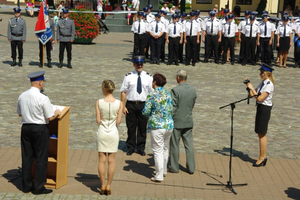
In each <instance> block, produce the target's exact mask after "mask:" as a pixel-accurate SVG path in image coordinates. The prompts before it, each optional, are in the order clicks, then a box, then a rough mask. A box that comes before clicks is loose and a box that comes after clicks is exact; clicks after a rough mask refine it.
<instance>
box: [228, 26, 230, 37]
mask: <svg viewBox="0 0 300 200" xmlns="http://www.w3.org/2000/svg"><path fill="white" fill-rule="evenodd" d="M230 25H231V23H229V27H228V37H229V35H230Z"/></svg>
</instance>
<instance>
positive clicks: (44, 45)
mask: <svg viewBox="0 0 300 200" xmlns="http://www.w3.org/2000/svg"><path fill="white" fill-rule="evenodd" d="M44 55H45V45H43V65H42V66H44V62H45V58H44Z"/></svg>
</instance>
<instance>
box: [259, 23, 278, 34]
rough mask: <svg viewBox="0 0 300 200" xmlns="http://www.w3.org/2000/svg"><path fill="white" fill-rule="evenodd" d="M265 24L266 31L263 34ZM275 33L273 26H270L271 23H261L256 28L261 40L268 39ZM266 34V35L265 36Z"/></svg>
mask: <svg viewBox="0 0 300 200" xmlns="http://www.w3.org/2000/svg"><path fill="white" fill-rule="evenodd" d="M265 24H267V30H266V33H265ZM274 31H276V28H275V25H274V24H272V23H271V22H269V21H267V22H266V23H265V22H261V23H260V24H259V26H258V32H257V33H259V34H260V35H259V37H261V38H270V37H271V36H272V32H274ZM265 34H266V35H265Z"/></svg>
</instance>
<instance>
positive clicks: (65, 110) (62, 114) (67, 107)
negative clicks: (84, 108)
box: [57, 106, 71, 119]
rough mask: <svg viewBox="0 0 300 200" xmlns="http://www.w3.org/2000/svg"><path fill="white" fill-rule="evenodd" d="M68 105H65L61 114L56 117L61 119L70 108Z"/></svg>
mask: <svg viewBox="0 0 300 200" xmlns="http://www.w3.org/2000/svg"><path fill="white" fill-rule="evenodd" d="M70 108H71V107H70V106H65V108H64V109H63V110H62V111H61V114H60V115H59V116H58V117H57V119H62V118H63V117H64V116H65V115H66V114H67V113H68V112H69V110H70Z"/></svg>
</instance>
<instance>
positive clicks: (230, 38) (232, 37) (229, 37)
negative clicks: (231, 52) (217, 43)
mask: <svg viewBox="0 0 300 200" xmlns="http://www.w3.org/2000/svg"><path fill="white" fill-rule="evenodd" d="M224 37H225V36H224ZM225 38H228V39H232V38H234V37H225Z"/></svg>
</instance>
